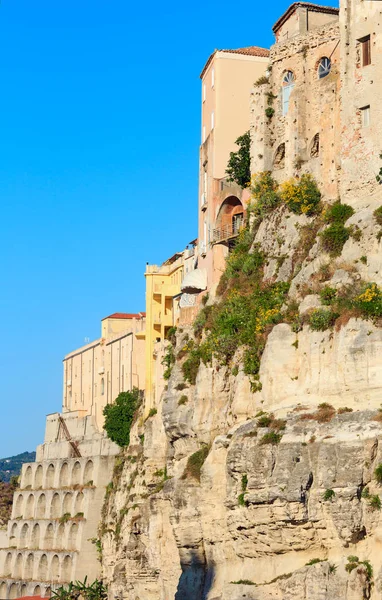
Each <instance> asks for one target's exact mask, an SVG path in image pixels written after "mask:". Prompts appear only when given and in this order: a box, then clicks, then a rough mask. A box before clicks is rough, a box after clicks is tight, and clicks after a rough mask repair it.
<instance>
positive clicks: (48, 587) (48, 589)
mask: <svg viewBox="0 0 382 600" xmlns="http://www.w3.org/2000/svg"><path fill="white" fill-rule="evenodd" d="M51 594H52V590H51V589H50V585H48V586H47V587H46V588H45V598H50V596H51Z"/></svg>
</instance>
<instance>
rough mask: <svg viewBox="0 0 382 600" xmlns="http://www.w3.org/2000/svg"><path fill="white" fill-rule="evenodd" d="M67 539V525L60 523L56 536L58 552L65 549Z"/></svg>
mask: <svg viewBox="0 0 382 600" xmlns="http://www.w3.org/2000/svg"><path fill="white" fill-rule="evenodd" d="M65 539H66V535H65V525H64V523H60V525H59V526H58V529H57V535H56V549H57V550H61V549H63V548H65Z"/></svg>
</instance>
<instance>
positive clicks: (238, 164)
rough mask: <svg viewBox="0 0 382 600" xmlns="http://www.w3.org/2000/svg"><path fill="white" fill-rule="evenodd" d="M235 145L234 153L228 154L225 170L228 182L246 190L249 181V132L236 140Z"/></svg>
mask: <svg viewBox="0 0 382 600" xmlns="http://www.w3.org/2000/svg"><path fill="white" fill-rule="evenodd" d="M235 144H236V145H237V146H239V149H238V150H237V151H236V152H230V155H229V160H228V164H227V168H226V174H227V175H228V177H227V180H228V181H234V182H235V183H237V184H238V185H239V186H240V187H242V188H246V187H248V186H249V182H250V181H251V165H250V163H251V156H250V150H251V136H250V133H249V131H246V132H245V133H244V134H243V135H241V136H240V137H238V138H237V140H236V141H235Z"/></svg>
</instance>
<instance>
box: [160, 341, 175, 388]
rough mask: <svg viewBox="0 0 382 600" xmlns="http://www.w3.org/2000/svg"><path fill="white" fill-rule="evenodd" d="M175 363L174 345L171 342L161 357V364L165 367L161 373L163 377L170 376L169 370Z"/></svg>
mask: <svg viewBox="0 0 382 600" xmlns="http://www.w3.org/2000/svg"><path fill="white" fill-rule="evenodd" d="M174 363H175V352H174V346H173V345H172V344H169V345H168V346H167V348H166V352H165V354H164V356H163V358H162V365H163V366H164V367H165V370H164V373H163V379H166V380H168V379H170V377H171V370H172V367H173V365H174Z"/></svg>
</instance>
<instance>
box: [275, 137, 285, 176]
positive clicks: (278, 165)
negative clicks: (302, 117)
mask: <svg viewBox="0 0 382 600" xmlns="http://www.w3.org/2000/svg"><path fill="white" fill-rule="evenodd" d="M284 167H285V143H284V142H283V143H282V144H280V146H279V147H278V148H277V150H276V154H275V158H274V161H273V168H274V169H283V168H284Z"/></svg>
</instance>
